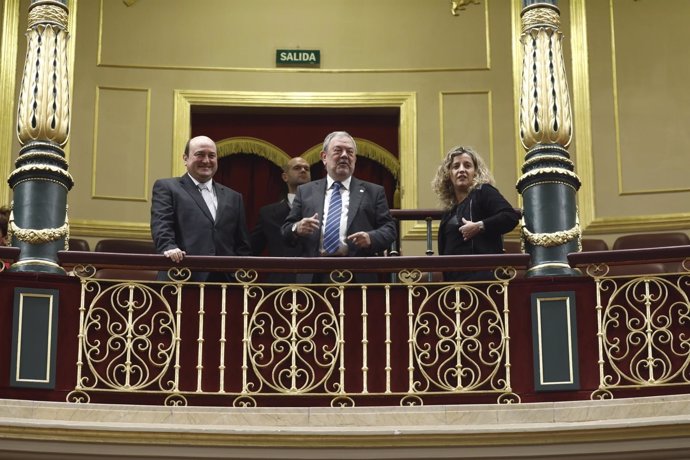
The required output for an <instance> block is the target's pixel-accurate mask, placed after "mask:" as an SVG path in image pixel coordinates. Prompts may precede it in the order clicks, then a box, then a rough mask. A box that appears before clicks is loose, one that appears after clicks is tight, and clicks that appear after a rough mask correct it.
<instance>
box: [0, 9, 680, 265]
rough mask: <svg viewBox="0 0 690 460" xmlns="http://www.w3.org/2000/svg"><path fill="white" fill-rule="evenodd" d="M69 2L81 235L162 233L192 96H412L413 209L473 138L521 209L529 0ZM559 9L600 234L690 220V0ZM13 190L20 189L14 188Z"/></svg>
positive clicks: (580, 164)
mask: <svg viewBox="0 0 690 460" xmlns="http://www.w3.org/2000/svg"><path fill="white" fill-rule="evenodd" d="M15 3H16V4H17V5H18V6H15V5H14V4H15ZM69 3H70V5H71V7H72V12H74V11H76V16H74V15H73V18H72V20H73V21H74V20H75V19H76V21H74V22H75V23H73V24H72V27H73V32H72V33H73V47H74V51H75V52H74V56H75V59H74V72H73V75H74V78H73V82H72V83H73V85H74V86H73V99H72V124H71V138H70V143H69V148H68V152H69V161H70V172H71V173H72V175H73V176H74V178H75V187H74V188H73V190H72V191H71V192H70V193H69V205H70V211H69V213H70V214H69V216H70V221H71V225H72V234H73V236H80V235H81V236H86V237H90V238H97V237H101V236H102V237H131V238H147V237H148V236H149V233H148V232H149V230H148V220H149V205H150V201H149V199H150V187H151V184H152V183H153V181H154V180H155V179H156V178H159V177H167V176H171V175H173V174H177V173H179V172H180V171H181V168H182V164H181V150H180V149H181V144H182V143H183V142H184V140H186V137H187V135H188V132H189V125H188V123H189V114H188V106H189V105H190V104H192V105H194V104H202V105H215V104H218V105H261V106H272V105H275V106H296V107H299V106H304V105H318V106H334V107H338V106H342V105H344V104H346V105H354V106H371V105H391V106H395V107H400V108H401V110H402V111H403V113H404V114H405V120H404V121H403V123H402V125H401V162H402V178H401V180H402V185H403V189H402V206H403V207H404V208H417V207H419V208H430V207H435V206H436V199H435V197H434V196H433V195H432V193H431V190H430V187H429V183H430V181H431V177H432V175H433V173H434V170H435V167H436V165H437V164H438V162H439V161H440V158H441V156H442V154H443V152H444V151H445V150H446V149H448V148H449V147H450V146H452V145H454V144H458V143H462V144H466V145H472V146H474V147H476V148H477V149H478V150H479V151H480V152H482V153H483V154H484V155H485V157H487V159H489V160H490V164H491V167H492V170H493V171H494V174H495V176H496V179H497V181H498V186H499V188H500V189H501V191H502V192H503V193H504V194H505V195H506V197H507V198H508V199H509V200H510V201H511V202H513V203H514V204H516V205H519V197H518V195H517V192H516V190H515V183H516V181H517V178H518V177H519V168H520V165H521V162H522V156H523V154H524V152H523V150H522V148H521V147H520V143H519V139H518V138H517V129H516V118H517V115H516V110H515V108H516V106H517V103H516V85H517V84H519V81H517V79H518V78H519V74H520V69H521V67H520V66H521V61H520V56H519V55H518V50H519V47H518V46H517V40H518V35H519V4H520V2H519V0H512V1H507V0H480V4H479V5H469V6H468V7H467V9H466V10H464V11H460V12H459V15H458V16H453V15H451V13H450V1H449V0H378V1H376V2H373V1H370V0H330V1H328V2H324V1H321V0H294V1H290V2H285V1H279V0H267V1H261V2H258V1H256V0H233V1H227V0H201V1H195V2H190V1H188V0H138V1H136V2H135V3H134V4H133V5H132V6H129V7H127V6H126V5H125V4H124V3H123V2H122V1H121V0H102V1H96V0H89V1H84V0H81V1H78V2H77V1H76V0H71V1H70V2H69ZM559 4H560V7H561V9H562V21H563V26H562V29H563V33H564V35H565V39H564V40H565V41H564V47H565V49H566V66H567V67H568V70H569V77H570V87H571V93H572V94H573V100H572V103H573V110H574V125H575V138H574V140H573V144H572V146H571V147H570V151H571V154H572V155H573V157H574V159H575V161H576V165H577V172H578V174H579V175H580V177H581V178H582V180H583V187H582V189H581V191H580V193H579V195H578V197H579V209H580V219H581V224H582V226H583V228H584V230H585V235H586V236H587V235H588V234H589V235H596V236H599V237H603V238H605V239H607V240H608V241H609V243H611V242H612V239H613V238H614V237H615V235H617V234H619V233H627V232H633V231H654V230H670V229H683V230H687V229H688V228H690V212H689V211H688V206H687V203H688V202H689V201H690V200H688V198H689V197H690V187H689V186H688V184H690V182H689V181H688V180H687V170H688V165H689V164H690V162H689V161H688V154H687V153H686V152H687V148H688V145H690V130H687V129H684V126H685V125H686V124H687V123H688V121H687V120H690V113H689V112H690V103H689V102H690V100H689V99H688V98H689V96H688V95H689V94H690V92H688V91H687V90H686V88H685V87H684V85H683V83H684V82H685V81H688V80H690V79H689V78H688V77H690V61H689V60H688V59H687V58H686V55H687V52H685V54H684V51H685V50H684V48H683V47H684V44H687V43H688V42H690V40H689V38H690V37H688V35H689V34H690V32H689V31H688V30H687V28H683V27H682V26H683V24H682V21H683V18H687V17H689V14H690V2H687V1H686V0H656V1H654V2H644V1H638V2H630V1H629V0H614V1H612V2H609V1H603V0H570V1H563V0H561V2H559ZM7 5H9V6H7ZM27 5H28V0H10V1H8V2H6V6H5V8H4V11H5V12H8V11H9V10H12V9H13V8H14V9H16V10H18V11H19V13H18V15H19V16H20V18H19V19H18V20H17V19H15V22H17V21H18V22H19V23H20V27H19V32H18V35H19V40H18V41H19V44H18V45H17V47H18V49H19V51H18V53H17V54H18V58H17V61H18V62H19V63H20V65H19V67H21V66H22V65H23V59H24V58H23V56H24V46H25V43H24V42H25V39H24V37H23V28H24V27H25V26H24V25H23V24H25V23H26V19H25V16H23V15H25V14H26V13H25V11H26V9H27ZM9 12H10V13H11V11H9ZM4 16H5V17H7V16H10V14H9V13H8V14H6V15H4ZM6 19H7V18H6ZM2 44H3V56H5V55H7V53H8V51H7V50H5V48H6V46H5V44H6V42H5V39H4V36H3V42H2ZM571 47H572V48H571ZM277 48H304V49H320V50H321V53H322V57H321V67H320V68H319V69H308V70H305V69H300V70H295V69H276V67H275V49H277ZM4 62H5V61H4V60H3V63H4ZM671 62H673V63H674V66H673V69H672V68H671ZM20 71H21V70H19V72H20ZM10 83H12V84H14V85H15V88H16V83H13V82H10ZM5 93H8V91H5ZM13 94H14V96H13V97H15V98H16V90H15V91H14V92H13ZM8 97H9V96H6V97H5V98H4V100H3V101H2V102H4V103H5V104H3V107H6V106H7V103H8V101H7V99H8ZM9 99H10V100H9V104H12V105H13V104H15V102H14V100H11V98H9ZM2 110H4V111H3V112H2V113H1V115H2V117H0V121H1V122H2V132H0V143H2V147H3V149H2V151H1V152H0V163H1V165H0V168H4V169H0V171H6V172H9V171H11V169H12V167H13V166H12V165H13V161H14V158H15V157H16V154H17V153H16V152H17V151H18V149H19V145H18V144H17V142H16V140H12V139H14V136H13V132H14V129H15V128H14V126H13V123H14V119H15V115H14V114H13V113H12V111H13V110H14V109H12V111H10V112H8V111H7V109H6V108H4V109H2ZM353 134H354V135H356V133H353ZM318 141H319V140H318V139H315V140H314V143H317V142H318ZM10 143H11V145H10ZM0 191H2V192H3V193H4V194H5V196H9V195H10V193H9V191H8V190H7V185H6V184H4V183H3V184H0ZM423 228H424V227H423V226H422V225H421V224H419V225H414V226H412V225H410V226H407V227H406V228H405V229H404V233H405V235H406V236H407V239H408V241H407V242H406V243H405V244H404V248H405V253H406V254H410V253H414V254H422V253H423V249H424V248H423V241H421V240H420V238H421V237H422V235H423ZM516 235H517V234H516V233H515V234H514V235H513V236H516Z"/></svg>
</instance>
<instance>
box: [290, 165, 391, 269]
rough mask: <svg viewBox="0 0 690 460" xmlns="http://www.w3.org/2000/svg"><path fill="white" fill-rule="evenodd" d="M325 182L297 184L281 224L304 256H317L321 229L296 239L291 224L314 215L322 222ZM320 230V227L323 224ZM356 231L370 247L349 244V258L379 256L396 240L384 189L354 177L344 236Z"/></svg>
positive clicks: (324, 180)
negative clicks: (369, 240) (363, 236)
mask: <svg viewBox="0 0 690 460" xmlns="http://www.w3.org/2000/svg"><path fill="white" fill-rule="evenodd" d="M326 183H327V182H326V179H325V178H323V179H319V180H316V181H312V182H308V183H306V184H303V185H300V186H299V187H298V188H297V195H296V196H295V201H294V202H293V203H292V209H291V210H290V214H288V216H287V218H286V219H285V223H284V224H283V239H284V240H285V242H286V243H288V244H291V245H297V246H299V247H300V249H301V250H300V254H301V255H302V256H303V257H317V256H318V255H319V249H320V245H321V230H322V229H319V231H318V232H314V233H312V234H311V235H308V236H305V237H299V236H298V235H296V234H295V233H293V232H292V225H293V224H294V223H295V222H297V221H299V220H300V219H302V218H303V217H311V216H313V215H314V213H318V215H319V219H323V208H324V201H325V199H326ZM322 224H323V222H322ZM321 227H322V228H323V225H322V226H321ZM355 232H367V233H368V234H369V237H370V239H371V247H369V248H367V249H363V248H358V247H357V246H355V245H354V244H352V243H351V242H349V241H348V254H347V255H348V256H351V257H366V256H375V255H381V254H383V251H384V250H386V249H388V248H389V247H390V245H391V243H393V241H395V239H396V237H397V230H396V226H395V221H394V220H393V218H392V217H391V214H390V210H389V209H388V202H387V201H386V193H385V190H384V189H383V187H382V186H380V185H377V184H373V183H371V182H366V181H363V180H359V179H357V178H356V177H353V178H352V181H351V182H350V207H349V211H348V218H347V231H346V235H351V234H352V233H355ZM359 278H360V279H361V277H359Z"/></svg>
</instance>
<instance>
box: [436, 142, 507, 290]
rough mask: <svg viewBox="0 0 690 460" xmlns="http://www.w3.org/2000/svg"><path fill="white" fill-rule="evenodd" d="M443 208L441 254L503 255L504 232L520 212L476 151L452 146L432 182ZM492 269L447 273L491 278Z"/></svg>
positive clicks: (459, 277) (452, 276)
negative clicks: (501, 190) (495, 183)
mask: <svg viewBox="0 0 690 460" xmlns="http://www.w3.org/2000/svg"><path fill="white" fill-rule="evenodd" d="M431 185H432V188H433V190H434V192H436V194H437V195H438V197H439V199H440V201H441V204H442V205H443V208H444V213H443V215H442V216H441V224H440V225H439V229H438V253H439V254H440V255H469V254H501V253H503V234H505V233H508V232H509V231H511V230H512V229H514V228H515V226H516V225H517V223H518V219H519V215H518V213H517V212H516V211H515V209H514V208H513V206H511V204H510V203H508V201H507V200H506V199H505V198H503V195H501V192H499V191H498V189H497V188H496V187H495V186H494V178H493V176H492V175H491V172H490V171H489V169H488V168H487V166H486V163H484V160H483V159H482V157H481V156H479V154H477V152H475V151H474V150H472V149H471V148H468V147H461V146H458V147H453V148H452V149H450V151H449V152H448V153H447V154H446V157H445V159H444V160H443V163H441V165H440V166H439V167H438V170H437V171H436V177H434V180H433V181H432V183H431ZM491 277H492V274H491V272H446V273H444V280H446V281H470V280H480V279H487V278H491Z"/></svg>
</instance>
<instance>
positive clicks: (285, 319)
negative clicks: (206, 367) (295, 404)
mask: <svg viewBox="0 0 690 460" xmlns="http://www.w3.org/2000/svg"><path fill="white" fill-rule="evenodd" d="M328 293H330V294H331V295H332V296H334V298H333V300H339V298H340V297H341V296H342V291H341V290H338V289H335V290H330V291H328ZM336 311H337V306H336V307H334V306H333V305H332V304H331V302H330V301H329V299H328V298H327V296H325V295H320V294H319V293H317V292H316V291H313V290H311V289H299V288H297V287H294V286H293V287H287V288H282V289H278V290H275V291H273V292H270V293H268V294H267V295H265V296H264V297H263V298H262V299H261V300H259V302H258V304H257V306H256V309H255V310H254V312H253V314H252V316H251V318H250V320H249V324H248V329H247V331H246V339H247V342H246V350H245V353H246V354H247V356H248V358H249V362H250V363H251V367H252V369H253V371H254V375H255V376H256V377H257V378H258V381H257V382H255V383H252V382H250V381H248V383H247V387H246V388H245V389H246V391H247V392H248V391H249V389H250V387H251V389H252V391H256V392H260V391H262V390H263V386H264V385H266V386H268V387H269V388H270V389H271V390H273V391H276V392H279V393H304V392H310V391H312V390H314V389H316V388H319V387H323V388H324V390H325V391H326V392H329V393H338V392H343V391H344V388H343V387H342V385H341V383H340V379H331V376H332V375H333V374H334V373H336V372H337V365H338V362H339V358H340V354H341V352H342V348H341V342H342V340H343V339H342V332H341V327H340V322H339V319H338V315H337V313H336ZM317 336H320V337H321V341H320V342H319V345H317V341H316V338H317ZM336 375H337V374H336Z"/></svg>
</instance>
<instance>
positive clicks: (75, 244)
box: [69, 238, 91, 251]
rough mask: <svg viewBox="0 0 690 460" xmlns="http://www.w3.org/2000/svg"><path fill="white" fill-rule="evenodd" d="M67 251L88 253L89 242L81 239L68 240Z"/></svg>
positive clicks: (89, 248)
mask: <svg viewBox="0 0 690 460" xmlns="http://www.w3.org/2000/svg"><path fill="white" fill-rule="evenodd" d="M69 250H70V251H90V250H91V247H90V246H89V242H88V241H86V240H83V239H81V238H70V239H69Z"/></svg>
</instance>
